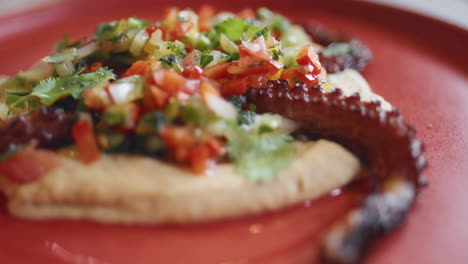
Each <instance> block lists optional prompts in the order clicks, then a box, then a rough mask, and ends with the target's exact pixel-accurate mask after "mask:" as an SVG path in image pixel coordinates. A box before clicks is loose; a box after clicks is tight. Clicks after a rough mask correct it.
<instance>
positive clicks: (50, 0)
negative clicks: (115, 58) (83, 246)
mask: <svg viewBox="0 0 468 264" xmlns="http://www.w3.org/2000/svg"><path fill="white" fill-rule="evenodd" d="M65 1H80V0H0V16H8V15H11V14H14V13H17V12H21V11H25V10H28V9H34V8H37V7H41V6H46V5H51V4H55V3H58V2H65ZM365 1H369V2H377V3H381V4H385V5H391V6H396V7H400V8H403V9H408V10H412V11H415V12H418V13H422V14H425V15H428V16H432V17H435V18H438V19H441V20H444V21H446V22H449V23H451V24H455V25H458V26H460V27H463V28H465V29H468V0H365ZM115 2H119V1H118V0H116V1H115Z"/></svg>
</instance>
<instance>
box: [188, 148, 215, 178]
mask: <svg viewBox="0 0 468 264" xmlns="http://www.w3.org/2000/svg"><path fill="white" fill-rule="evenodd" d="M210 162H211V159H210V150H209V149H208V147H207V146H205V145H201V144H199V145H195V146H194V147H192V148H191V149H190V169H191V171H192V172H193V173H195V174H202V173H204V172H205V171H206V170H207V169H208V167H209V165H210Z"/></svg>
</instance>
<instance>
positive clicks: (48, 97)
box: [9, 68, 115, 108]
mask: <svg viewBox="0 0 468 264" xmlns="http://www.w3.org/2000/svg"><path fill="white" fill-rule="evenodd" d="M114 78H115V76H114V74H113V73H112V70H110V69H107V68H101V69H99V70H98V71H96V72H91V73H86V74H81V71H78V72H76V73H74V74H71V75H68V76H63V77H57V78H54V77H50V78H48V79H46V80H42V81H40V82H39V84H38V85H36V86H35V87H34V88H33V90H32V92H31V93H29V94H27V95H24V96H21V97H18V100H16V101H14V102H11V104H10V105H9V107H10V108H14V107H15V106H18V105H20V104H21V103H22V102H25V101H27V100H30V99H31V98H38V99H39V100H40V102H41V103H42V104H45V105H51V104H53V103H55V102H56V101H58V100H59V99H61V98H63V97H66V96H70V95H71V96H73V97H74V98H79V97H80V95H81V93H82V92H84V91H86V90H87V89H89V88H92V87H94V86H95V85H97V84H98V83H99V82H101V81H102V80H104V79H114Z"/></svg>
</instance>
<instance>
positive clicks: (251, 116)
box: [237, 105, 256, 125]
mask: <svg viewBox="0 0 468 264" xmlns="http://www.w3.org/2000/svg"><path fill="white" fill-rule="evenodd" d="M255 115H256V112H255V105H250V109H249V110H242V111H239V114H238V116H237V122H238V123H239V125H250V124H252V123H253V122H254V121H255Z"/></svg>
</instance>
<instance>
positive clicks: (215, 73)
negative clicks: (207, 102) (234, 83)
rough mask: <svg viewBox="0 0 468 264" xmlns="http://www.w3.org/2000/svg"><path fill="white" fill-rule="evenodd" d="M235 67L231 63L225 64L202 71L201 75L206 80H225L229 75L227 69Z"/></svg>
mask: <svg viewBox="0 0 468 264" xmlns="http://www.w3.org/2000/svg"><path fill="white" fill-rule="evenodd" d="M234 65H236V64H235V63H233V62H226V63H221V64H217V65H213V66H210V67H208V68H205V69H204V70H203V75H204V76H205V77H206V78H208V79H219V78H227V77H230V76H231V75H230V74H229V72H228V69H229V67H231V66H234Z"/></svg>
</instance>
